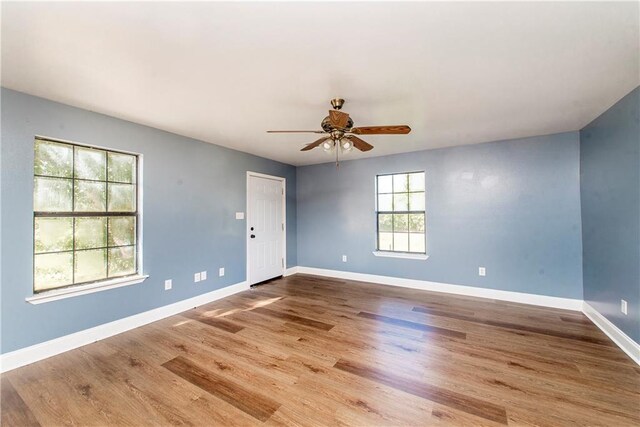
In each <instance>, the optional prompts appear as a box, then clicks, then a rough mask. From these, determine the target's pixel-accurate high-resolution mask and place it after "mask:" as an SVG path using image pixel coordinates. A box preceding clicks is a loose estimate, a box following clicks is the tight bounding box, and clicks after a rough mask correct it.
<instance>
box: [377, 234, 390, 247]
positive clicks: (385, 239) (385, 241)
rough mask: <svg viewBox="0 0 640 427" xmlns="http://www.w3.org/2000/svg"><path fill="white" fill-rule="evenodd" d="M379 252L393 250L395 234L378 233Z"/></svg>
mask: <svg viewBox="0 0 640 427" xmlns="http://www.w3.org/2000/svg"><path fill="white" fill-rule="evenodd" d="M378 250H380V251H392V250H393V233H378Z"/></svg>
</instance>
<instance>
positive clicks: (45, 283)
mask: <svg viewBox="0 0 640 427" xmlns="http://www.w3.org/2000/svg"><path fill="white" fill-rule="evenodd" d="M33 263H34V265H33V289H34V291H35V292H39V291H44V290H47V289H53V288H58V287H60V286H65V285H71V284H72V280H73V253H72V252H63V253H59V254H43V255H36V256H34V258H33Z"/></svg>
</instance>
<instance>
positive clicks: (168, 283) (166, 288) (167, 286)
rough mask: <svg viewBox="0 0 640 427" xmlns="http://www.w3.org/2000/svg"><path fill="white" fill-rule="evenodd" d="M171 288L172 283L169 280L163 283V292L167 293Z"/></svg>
mask: <svg viewBox="0 0 640 427" xmlns="http://www.w3.org/2000/svg"><path fill="white" fill-rule="evenodd" d="M172 287H173V282H172V281H171V279H169V280H165V281H164V290H165V291H168V290H169V289H171V288H172Z"/></svg>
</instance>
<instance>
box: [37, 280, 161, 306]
mask: <svg viewBox="0 0 640 427" xmlns="http://www.w3.org/2000/svg"><path fill="white" fill-rule="evenodd" d="M148 277H149V276H148V275H146V276H142V275H139V274H136V275H135V276H127V277H119V278H116V279H110V280H103V281H101V282H97V283H91V284H89V285H79V286H72V287H69V288H62V289H54V290H51V291H47V292H42V293H39V294H34V295H33V296H30V297H27V298H25V301H27V302H28V303H30V304H42V303H45V302H51V301H57V300H60V299H64V298H71V297H77V296H80V295H86V294H92V293H94V292H100V291H106V290H107V289H115V288H121V287H123V286H130V285H137V284H138V283H142V282H144V281H145V280H146V279H147V278H148Z"/></svg>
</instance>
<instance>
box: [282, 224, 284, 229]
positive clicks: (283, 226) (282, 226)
mask: <svg viewBox="0 0 640 427" xmlns="http://www.w3.org/2000/svg"><path fill="white" fill-rule="evenodd" d="M282 231H284V222H283V223H282Z"/></svg>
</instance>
